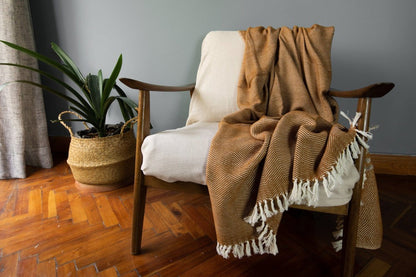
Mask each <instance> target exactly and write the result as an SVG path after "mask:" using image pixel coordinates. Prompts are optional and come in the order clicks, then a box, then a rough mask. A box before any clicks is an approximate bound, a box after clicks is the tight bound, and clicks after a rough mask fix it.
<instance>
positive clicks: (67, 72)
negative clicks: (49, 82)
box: [0, 40, 84, 88]
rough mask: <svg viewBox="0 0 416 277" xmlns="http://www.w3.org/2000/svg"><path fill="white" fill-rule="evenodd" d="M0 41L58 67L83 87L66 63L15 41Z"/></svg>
mask: <svg viewBox="0 0 416 277" xmlns="http://www.w3.org/2000/svg"><path fill="white" fill-rule="evenodd" d="M0 42H2V43H4V44H5V45H7V46H9V47H11V48H13V49H16V50H18V51H20V52H23V53H26V54H28V55H29V56H31V57H34V58H36V59H37V60H39V61H40V62H43V63H45V64H47V65H50V66H52V67H54V68H56V69H58V70H59V71H61V72H62V73H64V74H65V75H66V76H68V77H69V78H70V79H71V80H73V81H74V82H75V83H76V84H77V85H78V86H80V87H81V88H82V86H83V85H84V84H83V83H82V82H80V81H79V79H78V77H77V76H76V75H75V74H74V73H73V72H71V71H70V70H69V69H68V67H66V66H64V65H62V64H60V63H58V62H56V61H54V60H52V59H50V58H48V57H46V56H44V55H42V54H39V53H36V52H34V51H32V50H30V49H27V48H25V47H22V46H19V45H17V44H14V43H11V42H8V41H4V40H0Z"/></svg>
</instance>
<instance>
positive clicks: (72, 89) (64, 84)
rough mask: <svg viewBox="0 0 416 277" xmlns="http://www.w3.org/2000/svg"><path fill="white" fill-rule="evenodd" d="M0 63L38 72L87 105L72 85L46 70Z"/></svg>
mask: <svg viewBox="0 0 416 277" xmlns="http://www.w3.org/2000/svg"><path fill="white" fill-rule="evenodd" d="M0 65H7V66H15V67H20V68H24V69H27V70H31V71H35V72H38V73H39V74H41V75H42V76H45V77H46V78H48V79H50V80H52V81H54V82H56V83H58V84H59V85H61V86H63V87H64V88H65V89H67V90H69V91H70V92H71V93H72V94H73V95H74V96H75V97H76V98H77V99H78V100H79V101H80V102H81V103H82V104H83V105H86V106H88V102H87V101H85V99H84V98H83V97H82V96H81V94H79V93H78V92H77V91H76V90H75V89H74V88H73V87H71V86H70V85H69V84H67V83H65V82H63V81H61V80H60V79H58V78H56V77H55V76H53V75H51V74H49V73H48V72H46V71H42V70H39V69H37V68H33V67H30V66H25V65H20V64H15V63H0Z"/></svg>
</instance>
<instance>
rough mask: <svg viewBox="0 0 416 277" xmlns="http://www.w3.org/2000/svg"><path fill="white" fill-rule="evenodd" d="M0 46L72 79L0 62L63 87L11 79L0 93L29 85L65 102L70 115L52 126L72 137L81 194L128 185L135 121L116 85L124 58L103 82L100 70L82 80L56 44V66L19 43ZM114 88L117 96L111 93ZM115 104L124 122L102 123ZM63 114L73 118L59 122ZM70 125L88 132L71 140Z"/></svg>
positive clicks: (130, 105) (72, 158)
mask: <svg viewBox="0 0 416 277" xmlns="http://www.w3.org/2000/svg"><path fill="white" fill-rule="evenodd" d="M1 42H2V43H4V44H5V45H7V46H9V47H11V48H14V49H16V50H17V51H20V52H23V53H25V54H27V55H29V56H32V57H34V58H36V59H37V60H38V61H40V62H43V63H45V64H47V65H49V66H51V67H53V68H55V69H57V70H59V71H60V72H62V73H63V74H64V75H65V76H67V77H68V78H69V79H70V80H71V82H66V81H64V80H61V79H59V78H57V77H55V76H53V75H52V74H50V73H48V72H45V71H42V70H39V69H37V68H33V67H29V66H26V65H21V64H15V63H0V65H2V66H14V67H19V68H23V69H27V70H31V71H35V72H38V73H39V74H41V75H42V76H44V77H46V78H48V79H50V80H52V81H54V82H55V83H56V84H58V85H59V86H61V87H62V89H64V91H58V90H56V89H54V88H51V87H49V86H45V85H43V84H40V83H36V82H32V81H28V80H13V81H10V82H6V83H4V84H2V85H0V91H1V90H2V89H3V88H4V87H5V86H7V85H10V84H13V83H24V84H29V85H33V86H36V87H40V88H42V89H43V90H44V91H47V92H50V93H53V94H55V95H57V96H59V97H61V98H63V99H65V100H66V101H68V103H69V105H70V106H69V111H63V112H62V113H61V114H60V115H59V116H58V120H56V122H60V123H61V124H62V125H63V126H64V127H65V128H66V129H67V130H68V131H69V133H70V135H71V143H70V147H69V153H68V161H67V162H68V164H69V166H70V167H71V170H72V174H73V175H74V178H75V180H76V184H77V186H78V187H79V188H81V189H84V190H85V189H86V190H92V191H105V190H111V189H114V188H118V187H121V186H123V185H127V184H129V183H131V182H132V180H133V176H134V155H135V138H134V133H133V130H132V128H131V124H132V122H133V121H134V116H135V114H136V110H135V108H136V106H137V105H136V104H135V103H134V102H133V101H132V100H130V99H129V98H128V97H127V96H126V94H125V93H124V91H123V90H122V89H121V88H120V87H119V86H118V85H117V84H116V80H117V77H118V75H119V73H120V70H121V66H122V55H120V56H119V58H118V60H117V63H116V65H115V66H114V69H113V71H112V73H111V75H110V77H109V78H104V77H103V73H102V71H101V70H99V71H98V74H96V75H93V74H88V75H87V76H86V77H84V75H83V74H82V73H81V71H80V70H79V68H78V67H77V66H76V65H75V63H74V62H73V60H72V59H71V58H70V57H69V56H68V55H67V54H66V53H65V52H64V51H63V50H62V49H61V48H60V47H59V46H58V45H56V44H55V43H52V44H51V45H52V49H53V51H54V52H55V53H56V55H57V56H58V58H59V60H60V62H58V61H55V60H53V59H50V58H49V57H46V56H44V55H41V54H39V53H37V52H34V51H31V50H29V49H27V48H24V47H21V46H19V45H16V44H13V43H10V42H6V41H1ZM113 89H114V90H115V91H116V93H117V95H112V94H111V92H112V91H113ZM65 91H66V93H65ZM114 102H117V103H118V104H119V107H120V111H121V113H122V115H123V118H124V120H125V123H120V124H113V125H109V124H106V117H107V114H108V111H109V107H110V106H111V105H112V104H113V103H114ZM66 113H70V114H73V115H75V116H76V118H67V119H63V118H62V115H64V114H66ZM68 121H81V122H83V123H84V125H85V127H86V129H85V130H82V131H79V132H78V135H77V136H75V135H74V133H73V132H72V130H71V128H70V127H69V126H68V125H67V124H66V123H65V122H68ZM89 125H91V126H92V127H89Z"/></svg>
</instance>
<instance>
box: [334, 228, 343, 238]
mask: <svg viewBox="0 0 416 277" xmlns="http://www.w3.org/2000/svg"><path fill="white" fill-rule="evenodd" d="M332 236H333V237H334V239H339V238H342V237H343V236H344V229H343V228H341V229H339V230H336V231H333V232H332Z"/></svg>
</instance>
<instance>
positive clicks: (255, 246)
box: [251, 239, 260, 254]
mask: <svg viewBox="0 0 416 277" xmlns="http://www.w3.org/2000/svg"><path fill="white" fill-rule="evenodd" d="M251 248H252V249H253V253H254V254H259V253H260V249H259V248H258V247H257V244H256V240H255V239H252V240H251Z"/></svg>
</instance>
